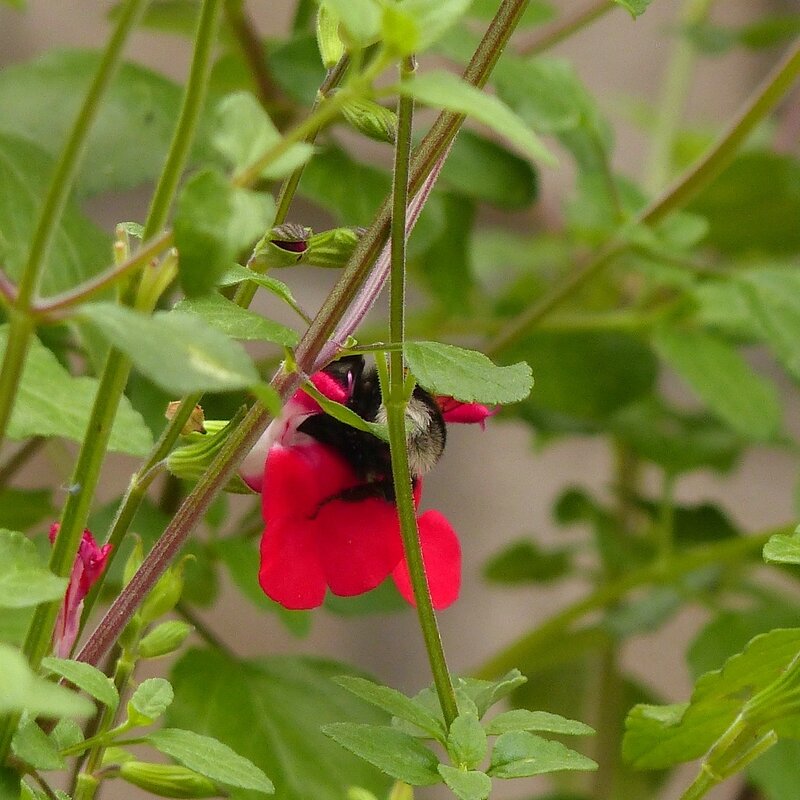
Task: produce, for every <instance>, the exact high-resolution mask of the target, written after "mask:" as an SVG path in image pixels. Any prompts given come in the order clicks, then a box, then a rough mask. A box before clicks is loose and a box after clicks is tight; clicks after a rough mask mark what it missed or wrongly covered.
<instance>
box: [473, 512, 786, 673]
mask: <svg viewBox="0 0 800 800" xmlns="http://www.w3.org/2000/svg"><path fill="white" fill-rule="evenodd" d="M792 530H794V526H792V525H787V526H784V527H781V528H777V529H775V530H770V531H769V532H767V533H762V534H760V535H758V536H750V537H747V538H744V539H734V540H731V541H725V542H721V543H720V544H713V545H706V546H704V547H695V548H692V549H691V550H688V551H685V552H681V553H678V554H675V555H674V556H673V557H672V558H670V559H669V561H667V562H666V563H653V564H648V565H647V566H645V567H640V568H639V569H636V570H632V571H631V572H628V573H627V574H625V575H623V576H621V577H620V578H618V579H617V580H615V581H613V582H611V583H607V584H605V585H604V586H601V587H599V588H598V589H596V590H595V591H594V592H592V593H591V594H590V595H588V596H587V597H584V598H583V599H581V600H579V601H578V602H577V603H574V604H573V605H571V606H569V607H568V608H565V609H564V610H563V611H561V612H559V613H558V614H556V615H555V616H554V617H551V618H550V619H549V620H547V622H545V623H544V624H543V625H540V626H539V627H538V628H536V629H535V630H533V631H530V632H529V633H527V634H525V635H524V636H522V637H521V638H520V639H518V640H517V641H515V642H513V643H512V644H510V645H509V646H508V647H506V648H505V649H504V650H502V651H500V652H499V653H497V654H496V655H495V656H493V657H492V658H491V659H490V660H489V661H487V662H486V663H484V664H483V665H481V666H480V667H479V668H478V669H477V670H475V671H474V673H473V674H474V675H475V676H476V677H478V678H486V679H490V678H492V677H495V676H496V675H501V674H503V673H504V672H508V670H509V669H512V668H514V667H517V666H519V664H521V663H528V662H530V658H531V655H532V654H534V653H536V652H538V651H540V650H542V649H543V648H544V647H546V646H547V645H548V644H549V643H550V642H552V641H554V640H555V639H558V638H559V637H562V636H564V635H566V633H567V631H568V629H569V628H570V626H571V625H572V624H573V623H574V622H576V621H577V620H579V619H581V617H583V616H584V615H586V614H588V613H590V612H592V611H597V610H599V609H603V608H607V607H608V606H609V605H612V604H613V603H616V602H617V601H618V600H620V599H621V598H623V597H625V595H627V594H628V592H630V591H632V590H633V589H636V588H638V587H640V586H647V585H649V584H654V585H664V584H669V583H672V582H674V581H676V580H678V579H679V578H680V577H681V576H683V575H685V574H686V573H687V572H692V571H694V570H698V569H702V568H703V567H708V566H728V565H735V564H738V563H739V562H741V561H742V560H744V559H746V558H749V557H750V556H752V555H753V554H754V553H757V552H760V551H761V549H762V548H763V547H764V545H765V544H766V543H767V541H768V539H769V537H770V536H773V535H774V534H776V533H790V532H791V531H792Z"/></svg>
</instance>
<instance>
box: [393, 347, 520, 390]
mask: <svg viewBox="0 0 800 800" xmlns="http://www.w3.org/2000/svg"><path fill="white" fill-rule="evenodd" d="M404 352H405V357H406V360H407V361H408V366H409V369H410V370H411V372H412V373H413V375H414V377H415V378H416V379H417V381H418V382H419V384H420V385H421V386H424V387H425V388H426V389H428V390H430V391H432V392H436V393H437V394H441V395H447V396H448V397H454V398H456V399H457V400H463V401H464V402H468V403H474V402H478V403H487V404H493V403H515V402H517V401H519V400H522V399H524V398H525V397H527V396H528V393H529V392H530V390H531V387H532V386H533V377H532V376H531V368H530V367H529V366H528V365H527V364H525V363H524V362H519V363H517V364H513V365H511V366H508V367H498V366H496V365H495V364H493V363H492V362H491V360H490V359H489V358H487V357H486V356H485V355H484V354H483V353H479V352H477V351H476V350H464V349H463V348H461V347H455V346H454V345H451V344H442V343H440V342H406V344H405V347H404Z"/></svg>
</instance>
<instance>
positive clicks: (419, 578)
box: [386, 59, 458, 728]
mask: <svg viewBox="0 0 800 800" xmlns="http://www.w3.org/2000/svg"><path fill="white" fill-rule="evenodd" d="M414 71H415V64H414V61H413V59H408V60H407V61H405V62H404V63H403V65H402V67H401V78H408V77H409V76H411V75H413V73H414ZM413 115H414V102H413V100H412V99H410V98H406V97H401V98H400V100H399V103H398V109H397V119H398V127H397V142H396V144H395V159H394V174H393V181H392V220H391V275H390V288H391V294H390V300H389V314H390V320H389V327H390V338H391V340H392V341H393V342H398V343H400V344H402V343H403V341H404V340H405V294H406V208H407V206H408V174H409V165H410V152H411V128H412V122H413ZM387 388H388V397H387V399H386V417H387V423H388V427H389V444H390V447H391V458H392V475H393V476H394V491H395V497H396V499H397V514H398V517H399V519H400V534H401V536H402V537H403V550H404V552H405V559H406V564H407V565H408V571H409V574H410V576H411V586H412V588H413V591H414V601H415V604H416V607H417V616H418V618H419V624H420V628H421V630H422V637H423V639H424V641H425V649H426V650H427V652H428V661H429V662H430V666H431V672H432V674H433V683H434V686H435V687H436V693H437V695H438V697H439V704H440V705H441V707H442V715H443V717H444V721H445V724H446V725H447V727H448V728H449V727H450V725H451V723H452V722H453V720H454V719H455V718H456V717H457V716H458V707H457V705H456V698H455V693H454V691H453V681H452V679H451V677H450V672H449V670H448V669H447V660H446V658H445V654H444V648H443V647H442V639H441V636H440V635H439V627H438V625H437V623H436V615H435V613H434V611H433V603H432V601H431V593H430V588H429V586H428V579H427V577H426V575H425V566H424V563H423V559H422V548H421V546H420V540H419V529H418V526H417V513H416V509H415V506H414V498H413V496H412V477H411V472H410V469H409V466H408V450H407V441H408V438H407V437H408V433H407V431H406V398H405V369H404V363H403V352H402V350H392V351H391V353H390V354H389V385H388V387H387Z"/></svg>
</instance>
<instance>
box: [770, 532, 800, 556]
mask: <svg viewBox="0 0 800 800" xmlns="http://www.w3.org/2000/svg"><path fill="white" fill-rule="evenodd" d="M764 561H767V562H770V563H773V564H800V530H796V531H795V532H794V533H776V534H774V535H773V536H770V537H769V541H768V542H767V543H766V544H765V545H764Z"/></svg>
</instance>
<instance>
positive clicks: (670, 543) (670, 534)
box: [656, 471, 675, 563]
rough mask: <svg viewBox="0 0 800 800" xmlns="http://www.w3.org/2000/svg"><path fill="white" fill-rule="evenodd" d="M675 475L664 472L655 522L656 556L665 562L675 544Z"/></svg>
mask: <svg viewBox="0 0 800 800" xmlns="http://www.w3.org/2000/svg"><path fill="white" fill-rule="evenodd" d="M674 534H675V475H674V474H673V473H672V472H668V471H665V472H664V480H663V483H662V488H661V507H660V509H659V514H658V520H657V522H656V545H657V554H658V555H657V558H658V559H659V560H660V561H661V562H662V563H666V562H668V561H669V559H670V558H671V556H672V552H673V549H674V546H675V542H674Z"/></svg>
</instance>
